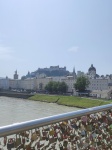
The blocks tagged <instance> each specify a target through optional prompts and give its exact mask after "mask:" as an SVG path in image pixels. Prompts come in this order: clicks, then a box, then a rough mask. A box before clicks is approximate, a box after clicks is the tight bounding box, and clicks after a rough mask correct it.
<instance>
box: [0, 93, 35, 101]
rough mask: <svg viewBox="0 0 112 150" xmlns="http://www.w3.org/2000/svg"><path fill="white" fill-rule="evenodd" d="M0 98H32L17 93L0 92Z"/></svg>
mask: <svg viewBox="0 0 112 150" xmlns="http://www.w3.org/2000/svg"><path fill="white" fill-rule="evenodd" d="M0 96H6V97H15V98H24V99H27V98H29V97H30V96H33V95H32V94H28V93H17V92H0Z"/></svg>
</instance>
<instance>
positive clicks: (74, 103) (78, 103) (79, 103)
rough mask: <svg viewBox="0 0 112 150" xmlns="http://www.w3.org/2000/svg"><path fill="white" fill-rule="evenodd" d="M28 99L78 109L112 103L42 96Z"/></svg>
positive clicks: (98, 100)
mask: <svg viewBox="0 0 112 150" xmlns="http://www.w3.org/2000/svg"><path fill="white" fill-rule="evenodd" d="M28 99H29V100H35V101H41V102H48V103H57V104H59V105H65V106H70V107H77V108H90V107H95V106H100V105H106V104H110V103H111V101H107V100H101V99H90V98H81V97H76V96H61V95H42V94H36V95H33V96H31V97H29V98H28Z"/></svg>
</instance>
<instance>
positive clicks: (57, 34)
mask: <svg viewBox="0 0 112 150" xmlns="http://www.w3.org/2000/svg"><path fill="white" fill-rule="evenodd" d="M91 64H93V65H94V66H95V67H96V70H97V73H98V74H99V75H102V74H104V75H105V74H112V0H0V77H6V76H8V77H10V78H13V74H14V71H15V70H16V69H17V71H18V73H19V78H20V77H21V76H22V75H26V74H27V72H28V71H30V72H32V71H35V70H37V69H38V68H39V67H41V68H44V67H50V66H53V65H54V66H55V65H59V66H60V67H64V66H66V67H67V70H69V71H72V70H73V67H74V66H75V68H76V71H78V70H81V71H84V72H87V71H88V68H89V67H90V65H91Z"/></svg>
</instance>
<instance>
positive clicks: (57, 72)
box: [22, 65, 75, 79]
mask: <svg viewBox="0 0 112 150" xmlns="http://www.w3.org/2000/svg"><path fill="white" fill-rule="evenodd" d="M73 70H74V71H75V69H73ZM69 75H71V73H70V72H69V71H68V70H66V67H59V65H58V66H50V67H49V68H38V70H36V71H34V72H31V73H30V72H28V74H27V75H26V76H23V77H22V79H26V78H34V77H56V76H69ZM72 75H73V74H72Z"/></svg>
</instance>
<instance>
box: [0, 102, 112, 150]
mask: <svg viewBox="0 0 112 150" xmlns="http://www.w3.org/2000/svg"><path fill="white" fill-rule="evenodd" d="M6 149H7V150H112V104H108V105H103V106H98V107H93V108H88V109H83V110H78V111H73V112H69V113H64V114H60V115H55V116H49V117H45V118H40V119H35V120H31V121H26V122H21V123H15V124H11V125H8V126H3V127H0V150H6Z"/></svg>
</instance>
